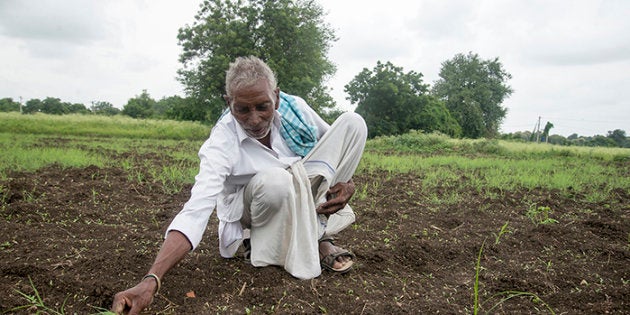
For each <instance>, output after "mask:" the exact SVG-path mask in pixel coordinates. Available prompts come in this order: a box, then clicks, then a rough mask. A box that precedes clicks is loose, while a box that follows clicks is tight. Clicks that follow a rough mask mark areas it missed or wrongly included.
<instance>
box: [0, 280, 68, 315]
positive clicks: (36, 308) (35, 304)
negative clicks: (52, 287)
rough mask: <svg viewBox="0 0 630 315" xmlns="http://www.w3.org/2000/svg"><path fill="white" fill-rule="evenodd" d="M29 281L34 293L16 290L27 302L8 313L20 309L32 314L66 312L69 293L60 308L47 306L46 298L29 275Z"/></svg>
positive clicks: (56, 314)
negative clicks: (43, 297) (44, 298)
mask: <svg viewBox="0 0 630 315" xmlns="http://www.w3.org/2000/svg"><path fill="white" fill-rule="evenodd" d="M28 281H29V282H30V284H31V288H33V294H32V295H30V294H26V293H24V292H22V291H19V290H15V292H17V293H18V294H19V295H21V296H22V297H23V298H24V299H26V301H27V304H24V305H21V306H18V307H15V308H12V309H10V310H9V311H8V312H7V313H9V312H14V311H19V310H28V312H29V313H30V314H32V313H35V314H52V315H64V314H65V310H64V308H65V307H66V301H68V298H69V297H70V295H68V297H66V299H65V300H64V301H63V303H62V304H61V307H60V308H59V309H54V308H50V307H48V306H46V305H45V304H44V300H43V299H42V297H41V296H40V295H39V291H37V288H35V284H33V280H32V279H31V277H28Z"/></svg>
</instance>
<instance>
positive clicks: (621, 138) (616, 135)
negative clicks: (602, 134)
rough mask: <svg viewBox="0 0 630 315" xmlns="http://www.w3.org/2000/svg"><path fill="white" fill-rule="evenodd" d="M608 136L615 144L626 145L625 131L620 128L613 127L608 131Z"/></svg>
mask: <svg viewBox="0 0 630 315" xmlns="http://www.w3.org/2000/svg"><path fill="white" fill-rule="evenodd" d="M607 137H608V138H610V139H612V140H613V141H615V143H617V146H619V147H620V148H625V147H628V144H629V143H628V139H627V138H626V132H625V131H624V130H621V129H615V130H613V131H608V136H607Z"/></svg>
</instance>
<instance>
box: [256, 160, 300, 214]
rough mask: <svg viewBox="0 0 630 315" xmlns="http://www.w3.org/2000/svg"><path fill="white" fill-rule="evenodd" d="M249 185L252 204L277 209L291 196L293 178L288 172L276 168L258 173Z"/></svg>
mask: <svg viewBox="0 0 630 315" xmlns="http://www.w3.org/2000/svg"><path fill="white" fill-rule="evenodd" d="M249 185H251V187H250V188H251V194H252V203H256V204H264V205H267V206H268V207H271V208H277V207H279V206H280V204H281V203H282V202H283V200H285V199H286V198H288V197H289V196H290V193H291V189H292V187H293V186H292V185H293V177H292V176H291V174H290V173H289V172H288V171H287V170H285V169H283V168H279V167H274V168H269V169H266V170H263V171H260V172H258V173H257V174H256V175H254V177H252V179H251V181H250V183H249Z"/></svg>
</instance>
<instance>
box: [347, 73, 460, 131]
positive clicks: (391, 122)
mask: <svg viewBox="0 0 630 315" xmlns="http://www.w3.org/2000/svg"><path fill="white" fill-rule="evenodd" d="M345 91H346V93H348V95H349V97H348V100H350V102H351V103H352V104H357V108H356V110H355V111H356V112H357V113H358V114H360V115H361V116H363V118H364V119H365V121H366V124H367V126H368V132H369V136H370V137H375V136H381V135H396V134H402V133H405V132H407V131H409V130H411V129H419V130H424V131H427V132H430V131H441V132H444V133H447V134H449V135H451V136H458V135H459V132H460V129H459V126H458V125H457V122H456V121H455V120H454V119H453V118H452V117H451V116H450V114H449V112H448V110H447V109H446V107H445V106H444V104H443V103H442V102H440V101H439V100H437V99H435V98H434V97H432V96H430V95H428V85H426V84H424V83H423V82H422V73H418V72H414V71H410V72H407V73H404V72H403V68H401V67H396V66H394V65H393V64H392V63H391V62H386V63H381V62H380V61H379V62H377V64H376V67H375V68H374V69H373V70H369V69H366V68H364V69H363V71H361V72H360V73H359V74H358V75H356V76H355V77H354V78H353V79H352V81H350V83H348V84H347V85H346V86H345Z"/></svg>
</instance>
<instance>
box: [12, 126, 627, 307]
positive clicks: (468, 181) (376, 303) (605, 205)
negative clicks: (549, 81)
mask: <svg viewBox="0 0 630 315" xmlns="http://www.w3.org/2000/svg"><path fill="white" fill-rule="evenodd" d="M122 123H124V122H122ZM18 124H19V123H18ZM197 127H198V126H197ZM53 128H54V127H53ZM147 128H152V127H150V126H149V127H147ZM158 129H159V128H158ZM160 130H163V129H160ZM207 131H208V132H209V128H207ZM158 133H159V134H161V135H162V136H161V137H159V139H158V137H152V136H151V134H150V133H149V134H143V135H142V136H136V135H122V136H121V135H114V136H112V135H110V136H107V135H102V134H99V135H98V136H95V135H85V134H83V135H82V134H81V132H80V130H79V131H76V130H74V131H72V132H69V133H64V134H63V135H55V134H54V133H53V132H47V133H46V134H34V133H31V131H28V133H26V132H25V133H18V132H9V131H7V130H0V150H2V152H3V153H2V157H1V158H0V163H1V164H0V231H2V232H1V233H0V253H1V255H0V310H1V312H2V313H3V314H4V313H7V314H13V313H15V314H23V313H37V312H38V311H40V312H45V313H48V314H75V313H76V314H96V313H105V312H104V311H105V310H106V309H108V308H109V306H110V305H111V302H112V299H113V295H114V294H115V293H116V292H118V291H120V290H124V289H126V288H128V287H130V286H133V285H135V284H136V283H137V281H139V279H140V278H141V277H142V276H143V275H144V274H145V272H146V271H147V269H148V268H149V266H150V264H151V263H152V261H153V259H154V257H155V254H156V253H157V251H158V249H159V246H160V244H161V238H162V236H163V233H164V230H165V228H166V227H167V225H168V224H169V223H170V220H171V219H172V218H173V216H174V215H175V214H176V213H177V212H178V211H179V210H180V209H181V207H182V206H183V204H184V203H185V202H186V201H187V199H188V196H189V191H190V188H191V186H192V182H193V180H194V175H195V174H196V171H197V164H198V161H197V158H196V152H197V150H198V147H199V146H200V145H201V143H202V142H203V140H204V139H203V138H202V137H197V138H195V139H193V140H181V139H182V138H181V137H180V136H176V137H170V138H169V137H168V135H166V136H165V135H164V132H163V131H159V132H158ZM180 134H181V132H180ZM629 177H630V150H623V149H617V150H612V149H607V150H606V149H593V148H573V147H571V148H562V147H553V146H547V145H542V144H541V145H530V144H520V143H507V142H497V141H489V140H480V141H472V140H452V139H448V138H446V137H444V136H440V135H423V134H420V133H410V134H407V135H404V136H399V137H390V138H381V139H374V140H370V141H369V142H368V147H367V151H366V154H365V156H364V158H363V160H362V162H361V164H360V166H359V171H358V174H357V175H356V176H355V178H354V181H355V183H356V187H357V191H356V193H355V196H354V198H353V201H352V203H351V204H352V206H353V208H354V209H355V212H356V214H357V221H356V222H355V224H354V225H352V226H351V228H348V229H347V230H346V231H344V232H343V233H341V234H340V235H339V238H338V240H337V244H338V245H340V246H342V247H344V248H347V249H351V250H352V251H353V252H354V253H355V254H356V255H357V264H355V269H354V270H353V271H352V272H350V273H348V274H345V275H337V274H333V273H330V272H324V273H323V274H322V276H320V277H318V278H317V279H313V280H310V281H304V280H297V279H295V278H292V277H291V276H290V275H289V274H288V273H286V272H285V271H283V270H282V269H281V268H276V267H266V268H254V267H252V266H251V265H248V264H247V263H245V262H244V260H243V259H241V258H234V259H223V258H221V257H220V256H219V253H218V248H217V246H218V243H217V219H216V216H215V215H213V217H212V218H211V220H210V223H209V225H208V229H207V231H206V234H205V236H204V239H203V241H202V244H201V245H200V247H199V248H198V249H197V250H195V251H194V252H192V253H191V254H190V255H189V256H188V257H187V258H186V259H185V260H184V261H182V262H181V263H180V265H179V266H178V267H177V268H175V269H173V270H172V271H171V272H170V273H168V274H167V275H166V276H165V277H164V279H163V288H162V290H161V291H160V295H159V296H157V297H156V298H155V300H154V302H153V304H152V306H151V308H150V309H148V310H146V312H145V313H146V314H215V313H219V314H222V313H225V314H271V313H278V314H292V313H309V314H317V313H321V314H398V313H410V314H425V313H437V314H471V313H475V314H476V313H479V314H486V313H489V314H627V313H630V218H629V216H630V180H629V179H628V178H629Z"/></svg>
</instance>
